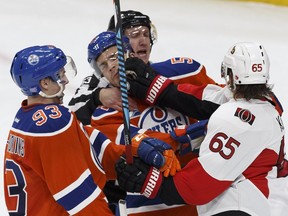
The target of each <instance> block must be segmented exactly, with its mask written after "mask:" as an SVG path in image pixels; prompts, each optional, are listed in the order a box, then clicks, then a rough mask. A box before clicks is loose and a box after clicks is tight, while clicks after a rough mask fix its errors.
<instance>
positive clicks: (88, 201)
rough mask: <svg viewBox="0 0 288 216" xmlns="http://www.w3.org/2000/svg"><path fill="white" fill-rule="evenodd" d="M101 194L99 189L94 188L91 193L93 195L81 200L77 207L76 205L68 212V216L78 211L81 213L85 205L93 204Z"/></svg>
mask: <svg viewBox="0 0 288 216" xmlns="http://www.w3.org/2000/svg"><path fill="white" fill-rule="evenodd" d="M100 193H101V189H100V188H99V187H97V188H96V190H94V191H93V193H92V194H91V195H90V196H89V197H87V198H86V199H85V200H83V201H82V202H81V203H80V204H79V205H77V206H76V207H75V208H73V209H71V210H69V211H68V213H69V214H70V215H75V214H76V213H78V212H79V211H81V210H82V209H83V208H85V207H86V206H87V205H89V204H90V203H91V202H93V201H94V200H95V199H96V198H97V197H98V196H99V195H100Z"/></svg>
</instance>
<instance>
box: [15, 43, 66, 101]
mask: <svg viewBox="0 0 288 216" xmlns="http://www.w3.org/2000/svg"><path fill="white" fill-rule="evenodd" d="M66 62H67V58H66V56H65V54H64V53H63V51H62V50H61V49H59V48H56V47H55V46H51V45H45V46H32V47H28V48H25V49H23V50H21V51H19V52H17V53H16V55H15V56H14V59H13V61H12V65H11V69H10V74H11V76H12V79H13V81H14V82H15V83H16V85H17V86H19V88H20V89H21V91H22V92H23V94H24V95H27V96H35V95H38V94H39V92H40V91H41V88H40V85H39V82H40V80H41V79H44V78H46V77H51V78H52V79H53V80H54V81H58V80H59V79H60V78H59V74H58V73H59V71H60V70H61V69H62V68H64V66H65V65H66Z"/></svg>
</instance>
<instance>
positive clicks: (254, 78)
mask: <svg viewBox="0 0 288 216" xmlns="http://www.w3.org/2000/svg"><path fill="white" fill-rule="evenodd" d="M269 67H270V61H269V57H268V55H267V53H266V51H265V49H264V47H263V46H262V45H261V44H258V43H252V42H242V43H237V44H235V45H234V46H232V47H231V48H230V49H229V50H228V52H227V54H226V55H225V56H224V60H223V62H222V66H221V77H222V78H225V79H226V78H227V76H228V71H227V70H228V69H229V68H230V69H231V70H232V73H233V80H234V84H236V85H249V84H266V83H267V82H268V80H269ZM226 81H227V80H226Z"/></svg>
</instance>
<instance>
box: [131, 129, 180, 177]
mask: <svg viewBox="0 0 288 216" xmlns="http://www.w3.org/2000/svg"><path fill="white" fill-rule="evenodd" d="M132 154H133V155H134V156H139V157H140V158H141V159H142V160H143V161H144V162H145V163H147V164H149V165H151V166H154V167H156V168H157V169H160V171H161V172H163V173H164V176H165V177H168V176H169V175H171V176H174V175H175V174H176V172H177V171H180V170H181V166H180V163H179V161H178V159H177V157H176V156H175V154H174V151H173V149H172V147H171V146H170V145H168V144H167V143H165V142H163V141H162V140H159V139H156V138H152V137H148V136H147V135H146V134H138V135H136V136H134V137H133V138H132Z"/></svg>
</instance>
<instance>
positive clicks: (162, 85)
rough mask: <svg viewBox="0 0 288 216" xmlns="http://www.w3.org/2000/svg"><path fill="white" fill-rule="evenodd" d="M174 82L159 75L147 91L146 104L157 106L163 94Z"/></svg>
mask: <svg viewBox="0 0 288 216" xmlns="http://www.w3.org/2000/svg"><path fill="white" fill-rule="evenodd" d="M172 82H173V81H172V80H170V79H168V78H167V77H164V76H161V75H157V76H156V77H155V78H154V80H153V81H152V83H151V85H150V86H149V89H148V90H147V93H146V98H145V102H146V103H148V104H149V105H151V106H153V105H155V104H156V103H157V100H158V99H159V97H160V96H161V94H162V93H163V92H164V91H165V89H166V88H167V87H168V86H169V85H170V84H172Z"/></svg>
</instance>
